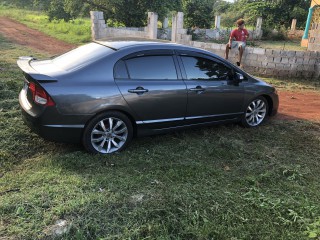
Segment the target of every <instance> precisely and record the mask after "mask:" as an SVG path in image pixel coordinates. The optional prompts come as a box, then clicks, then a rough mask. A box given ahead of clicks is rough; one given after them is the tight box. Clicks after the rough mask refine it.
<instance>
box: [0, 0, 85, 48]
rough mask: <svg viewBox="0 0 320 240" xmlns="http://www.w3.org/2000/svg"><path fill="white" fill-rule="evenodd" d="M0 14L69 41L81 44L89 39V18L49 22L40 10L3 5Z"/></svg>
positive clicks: (0, 7)
mask: <svg viewBox="0 0 320 240" xmlns="http://www.w3.org/2000/svg"><path fill="white" fill-rule="evenodd" d="M0 16H7V17H10V18H13V19H15V20H17V21H19V22H21V23H24V24H25V25H27V26H28V27H30V28H33V29H37V30H39V31H41V32H44V33H46V34H48V35H50V36H52V37H55V38H57V39H60V40H63V41H66V42H69V43H73V44H81V43H86V42H90V41H91V21H90V19H89V18H79V19H75V20H73V21H70V22H65V21H64V20H54V21H51V22H50V21H49V20H48V16H47V15H45V14H42V13H40V12H37V11H29V10H23V9H15V8H10V7H5V6H3V5H0Z"/></svg>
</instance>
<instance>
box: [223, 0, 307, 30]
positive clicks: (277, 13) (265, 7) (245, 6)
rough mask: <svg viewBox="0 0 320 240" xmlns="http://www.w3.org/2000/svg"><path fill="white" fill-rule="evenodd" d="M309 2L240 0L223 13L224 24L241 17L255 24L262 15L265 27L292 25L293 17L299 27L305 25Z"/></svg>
mask: <svg viewBox="0 0 320 240" xmlns="http://www.w3.org/2000/svg"><path fill="white" fill-rule="evenodd" d="M309 4H310V1H307V0H295V1H291V0H281V1H264V0H238V1H236V2H235V3H234V4H232V5H231V6H230V7H229V8H228V11H227V12H224V13H223V14H222V24H224V25H226V26H230V22H233V23H235V21H236V20H237V19H238V18H240V17H241V18H244V19H245V20H246V22H247V23H248V24H250V25H255V24H256V20H257V18H258V17H262V19H263V27H264V28H271V29H274V28H276V29H279V28H280V27H282V26H283V27H285V28H288V27H290V25H291V21H292V19H293V18H296V19H297V27H303V26H305V22H306V17H307V15H308V7H309ZM275 19H276V21H275Z"/></svg>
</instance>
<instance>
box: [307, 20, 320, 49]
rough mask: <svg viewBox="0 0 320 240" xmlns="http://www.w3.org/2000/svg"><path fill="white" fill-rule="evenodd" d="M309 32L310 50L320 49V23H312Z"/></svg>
mask: <svg viewBox="0 0 320 240" xmlns="http://www.w3.org/2000/svg"><path fill="white" fill-rule="evenodd" d="M309 33H310V35H309V42H308V50H309V51H320V23H314V24H312V25H311V28H310V31H309Z"/></svg>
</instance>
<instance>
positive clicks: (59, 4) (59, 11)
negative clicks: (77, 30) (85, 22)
mask: <svg viewBox="0 0 320 240" xmlns="http://www.w3.org/2000/svg"><path fill="white" fill-rule="evenodd" d="M63 3H64V0H52V1H51V3H50V6H49V9H48V17H49V21H52V20H54V19H63V20H65V21H69V20H70V19H71V18H72V17H71V14H70V13H69V12H66V11H65V9H64V4H63Z"/></svg>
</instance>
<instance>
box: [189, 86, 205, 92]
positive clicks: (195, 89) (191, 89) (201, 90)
mask: <svg viewBox="0 0 320 240" xmlns="http://www.w3.org/2000/svg"><path fill="white" fill-rule="evenodd" d="M189 90H190V91H192V92H197V93H202V92H204V91H205V90H206V89H205V88H202V87H201V86H197V87H195V88H189Z"/></svg>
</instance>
